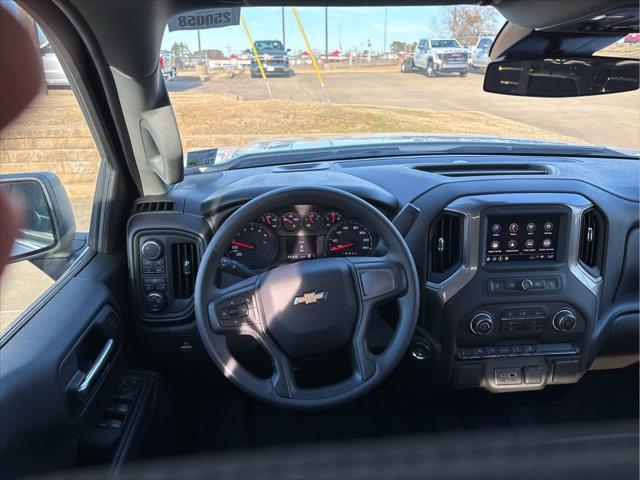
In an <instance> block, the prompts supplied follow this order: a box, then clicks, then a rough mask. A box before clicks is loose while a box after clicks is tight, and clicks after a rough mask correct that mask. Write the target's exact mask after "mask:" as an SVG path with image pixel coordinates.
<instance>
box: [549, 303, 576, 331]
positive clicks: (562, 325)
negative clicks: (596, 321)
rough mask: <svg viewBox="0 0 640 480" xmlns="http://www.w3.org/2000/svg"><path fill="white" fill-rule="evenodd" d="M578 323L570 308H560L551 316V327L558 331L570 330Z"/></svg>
mask: <svg viewBox="0 0 640 480" xmlns="http://www.w3.org/2000/svg"><path fill="white" fill-rule="evenodd" d="M577 323H578V321H577V319H576V316H575V314H574V313H573V312H572V311H571V310H568V309H566V310H560V311H559V312H558V313H556V314H555V315H554V316H553V321H552V324H553V328H555V329H556V330H557V331H559V332H563V333H566V332H570V331H571V330H573V329H574V328H575V326H576V324H577Z"/></svg>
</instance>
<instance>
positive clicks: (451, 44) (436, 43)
mask: <svg viewBox="0 0 640 480" xmlns="http://www.w3.org/2000/svg"><path fill="white" fill-rule="evenodd" d="M431 46H432V47H433V48H459V47H460V44H459V43H458V42H456V41H455V40H431Z"/></svg>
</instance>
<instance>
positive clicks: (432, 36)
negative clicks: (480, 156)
mask: <svg viewBox="0 0 640 480" xmlns="http://www.w3.org/2000/svg"><path fill="white" fill-rule="evenodd" d="M220 12H223V14H221V13H220ZM205 13H207V14H206V16H205V17H204V19H203V22H204V23H203V25H214V26H215V25H216V22H215V21H216V19H220V21H221V23H220V26H219V27H217V28H203V29H200V30H198V31H196V30H195V29H188V30H180V29H176V28H175V25H178V24H179V23H180V22H175V23H174V26H173V28H172V29H171V31H170V30H169V28H167V29H166V30H165V34H164V38H163V41H162V49H163V50H167V51H171V52H173V53H174V56H173V58H172V60H171V68H167V66H166V65H165V67H164V68H163V74H164V76H165V80H166V85H167V89H168V91H169V95H170V98H171V103H172V105H173V108H174V111H175V114H176V118H177V123H178V127H179V130H180V134H181V137H182V144H183V146H184V149H185V151H186V153H187V154H191V152H196V151H197V152H198V153H197V154H195V155H194V154H191V155H185V162H186V165H187V166H203V165H211V164H215V165H217V166H225V168H227V166H228V165H232V164H233V162H232V160H234V159H238V158H240V157H249V156H256V155H260V154H263V153H266V152H270V153H284V152H287V154H288V155H290V156H291V158H295V159H296V161H297V160H298V159H299V160H300V161H304V160H309V159H311V158H315V157H314V156H313V155H306V154H305V153H304V152H308V151H310V150H314V149H324V150H325V151H328V150H330V149H332V148H334V149H335V147H336V146H340V147H347V146H360V147H362V148H365V147H366V148H367V149H368V150H367V152H369V153H372V154H373V153H377V152H378V151H379V152H384V151H386V150H384V149H385V148H388V147H389V146H390V145H395V144H397V143H398V142H404V143H409V144H411V145H412V147H411V148H412V153H420V152H419V150H420V149H422V150H426V149H429V151H430V152H436V151H437V150H438V146H439V145H441V146H442V151H450V149H452V148H458V151H460V149H459V147H460V145H466V147H465V148H467V150H465V151H471V147H472V150H473V152H474V153H482V152H493V151H495V148H497V146H496V145H497V144H498V143H500V142H502V144H505V142H511V143H510V145H512V144H513V142H527V143H526V151H527V152H542V153H541V154H544V152H548V151H549V150H548V145H549V144H550V143H551V144H554V145H558V144H566V145H571V146H572V148H573V146H581V147H582V148H584V147H585V146H591V145H595V146H601V147H607V148H612V149H617V150H619V149H631V150H640V135H638V132H639V131H640V112H639V109H638V105H640V96H639V94H638V91H632V92H628V93H619V94H611V95H602V96H591V97H579V98H526V97H517V96H508V95H498V94H492V93H487V92H484V91H483V81H484V76H485V70H486V66H487V63H488V62H489V58H488V55H480V54H476V50H477V47H483V46H486V47H489V46H490V44H491V43H492V39H493V38H495V36H496V35H497V34H498V32H499V31H500V29H501V28H502V26H503V25H504V23H505V21H506V20H505V19H504V18H503V17H502V16H501V15H500V13H499V12H498V11H497V10H496V9H494V8H493V7H489V6H471V5H463V6H460V5H454V6H447V7H423V6H419V7H415V6H406V7H399V6H392V7H328V8H324V7H300V8H295V7H242V8H241V9H240V8H239V7H229V8H228V9H212V11H211V13H208V12H205ZM209 17H210V18H211V20H212V21H211V22H209ZM198 21H199V20H198ZM196 23H197V22H196ZM187 24H188V22H187ZM170 25H171V23H170ZM197 25H200V23H197ZM429 42H430V44H431V45H432V46H433V47H437V48H444V49H447V48H453V47H456V50H453V51H446V50H444V51H439V52H437V53H436V52H433V53H432V52H431V51H429V50H428V49H416V46H417V45H419V44H422V45H425V44H428V43H429ZM275 51H288V53H287V55H274V54H272V55H261V53H262V52H264V53H272V52H275ZM600 54H602V55H608V56H617V57H634V58H635V57H638V55H639V54H640V44H639V43H625V42H624V41H623V40H622V39H621V40H620V41H619V42H616V43H613V44H612V45H610V46H608V47H607V48H605V49H604V50H603V51H602V52H600ZM256 55H259V57H258V58H256ZM456 142H458V143H456ZM532 142H533V143H532ZM520 145H524V144H522V143H520ZM394 148H395V147H394ZM510 148H511V147H510ZM378 149H379V150H378ZM344 151H346V150H344V149H340V150H336V151H335V152H333V157H332V158H337V157H339V154H342V152H344ZM573 151H574V150H572V152H573ZM567 152H568V151H567ZM395 153H396V154H400V153H401V152H400V151H399V150H398V151H396V152H395ZM354 155H355V154H354ZM283 158H284V157H283V155H273V156H272V158H271V159H270V160H269V162H271V163H278V162H284V160H283ZM317 158H324V157H323V156H321V155H320V156H318V157H317ZM243 165H247V163H246V162H245V163H243Z"/></svg>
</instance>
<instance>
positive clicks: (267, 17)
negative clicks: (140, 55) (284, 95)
mask: <svg viewBox="0 0 640 480" xmlns="http://www.w3.org/2000/svg"><path fill="white" fill-rule="evenodd" d="M284 11H285V34H286V44H287V45H286V46H287V48H291V49H292V50H306V47H305V45H304V41H303V39H302V35H301V34H300V30H299V29H298V26H297V24H296V21H295V18H294V16H293V13H292V11H291V8H288V7H286V8H285V9H284ZM328 12H329V17H328V19H329V51H333V50H337V49H340V47H342V50H345V51H346V50H350V49H356V50H359V49H367V43H368V41H371V48H372V49H373V50H381V49H382V47H383V45H382V44H383V41H384V24H385V21H384V18H385V8H384V7H329V10H328ZM298 13H299V14H300V19H301V20H302V24H303V26H304V28H305V31H306V33H307V36H308V37H309V41H310V42H311V45H312V48H313V49H314V50H320V51H322V50H324V42H325V39H324V18H325V17H324V16H325V13H324V7H304V8H303V7H300V8H298ZM442 14H443V7H389V8H388V9H387V47H388V45H389V44H390V43H391V42H392V41H394V40H399V41H402V42H415V41H417V40H418V39H419V38H424V37H427V36H430V35H431V36H434V35H438V32H437V31H436V30H438V28H437V26H438V24H439V23H441V22H440V21H439V20H440V19H441V18H442ZM242 15H243V16H244V18H245V20H246V22H247V24H248V26H249V30H250V33H251V36H252V37H253V40H254V41H255V40H282V9H281V8H280V7H250V8H243V9H242ZM197 38H198V37H197V33H196V32H195V31H177V32H169V31H168V29H167V30H165V35H164V39H163V41H162V48H163V49H165V50H168V49H170V48H171V45H173V42H186V43H187V44H188V45H189V48H190V49H191V51H196V50H197V49H198V40H197ZM200 39H201V45H202V48H203V49H218V50H222V51H223V52H224V53H225V54H226V53H228V51H229V50H230V51H231V53H234V52H239V51H242V50H245V49H247V48H249V41H248V40H247V36H246V34H245V32H244V29H243V28H242V26H241V25H237V26H231V27H225V28H214V29H209V30H201V31H200Z"/></svg>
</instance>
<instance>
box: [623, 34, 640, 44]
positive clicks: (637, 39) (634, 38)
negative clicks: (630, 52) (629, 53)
mask: <svg viewBox="0 0 640 480" xmlns="http://www.w3.org/2000/svg"><path fill="white" fill-rule="evenodd" d="M623 41H624V43H640V33H630V34H629V35H627V36H626V37H624V40H623Z"/></svg>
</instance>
